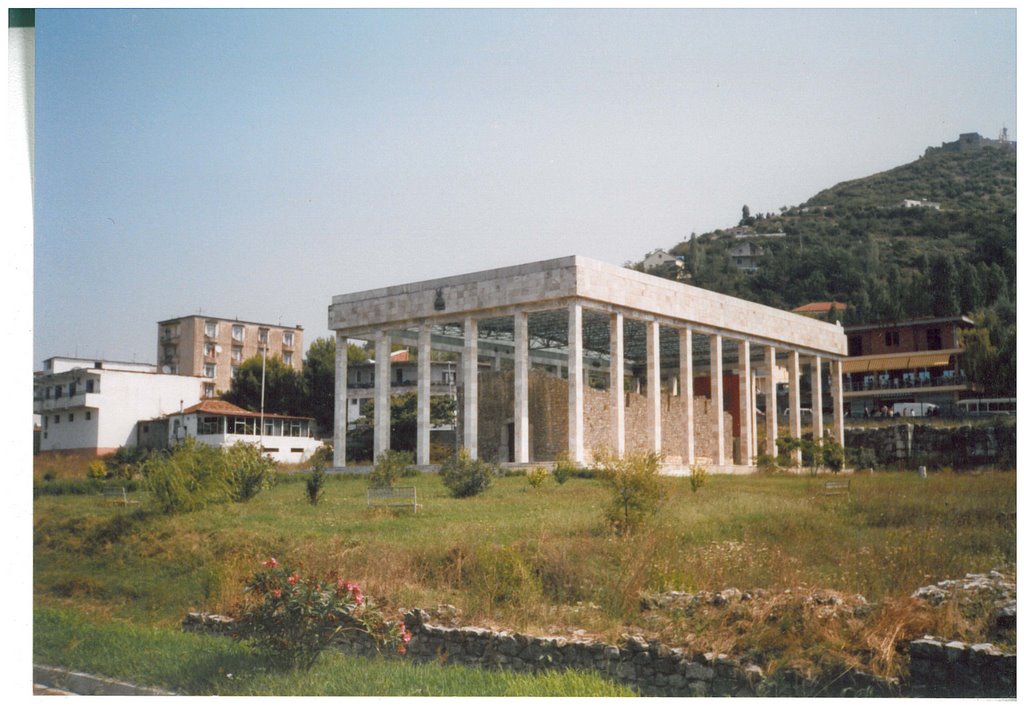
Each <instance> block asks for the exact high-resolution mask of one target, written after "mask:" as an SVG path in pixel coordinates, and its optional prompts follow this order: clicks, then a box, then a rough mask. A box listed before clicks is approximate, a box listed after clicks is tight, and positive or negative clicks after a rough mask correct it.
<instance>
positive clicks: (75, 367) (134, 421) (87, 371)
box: [34, 357, 204, 455]
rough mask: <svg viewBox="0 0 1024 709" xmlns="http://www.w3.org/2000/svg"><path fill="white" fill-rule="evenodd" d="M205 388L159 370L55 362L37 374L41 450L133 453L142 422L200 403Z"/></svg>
mask: <svg viewBox="0 0 1024 709" xmlns="http://www.w3.org/2000/svg"><path fill="white" fill-rule="evenodd" d="M203 384H204V382H203V381H202V380H201V379H199V378H198V377H189V376H175V375H172V374H164V373H161V372H160V371H159V369H158V368H157V365H155V364H139V363H135V362H113V361H108V360H102V361H101V360H91V359H81V358H77V357H50V358H49V359H47V360H45V361H44V362H43V369H42V370H41V371H38V372H36V373H35V401H34V413H35V414H37V415H39V416H40V423H41V431H40V433H41V436H40V442H39V443H40V445H39V448H40V450H42V451H51V450H60V451H67V452H78V451H81V452H88V453H92V454H95V455H105V454H107V453H113V452H114V451H115V450H117V449H118V448H119V447H121V446H126V447H129V448H133V447H135V445H136V441H137V440H138V436H139V433H140V431H139V421H140V419H152V418H157V417H160V416H166V415H167V414H171V413H174V412H177V411H181V410H183V409H185V408H186V407H189V406H192V405H194V404H196V403H198V402H199V400H200V392H201V390H202V385H203Z"/></svg>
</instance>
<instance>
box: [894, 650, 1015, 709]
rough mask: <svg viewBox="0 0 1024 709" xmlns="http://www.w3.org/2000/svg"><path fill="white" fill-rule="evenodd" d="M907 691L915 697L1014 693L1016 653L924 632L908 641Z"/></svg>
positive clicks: (982, 695) (1013, 694) (981, 695)
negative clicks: (920, 637)
mask: <svg viewBox="0 0 1024 709" xmlns="http://www.w3.org/2000/svg"><path fill="white" fill-rule="evenodd" d="M910 691H911V693H912V694H913V695H914V696H917V697H1015V696H1017V656H1016V655H1006V654H1003V653H1002V652H1000V651H999V649H998V648H996V647H995V646H994V645H992V644H991V643H977V644H974V645H967V644H965V643H962V642H957V641H953V642H944V641H942V640H939V639H937V638H933V637H931V636H930V635H926V636H925V637H923V638H922V639H920V640H915V641H913V642H912V643H910Z"/></svg>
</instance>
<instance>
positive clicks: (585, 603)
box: [33, 471, 1016, 691]
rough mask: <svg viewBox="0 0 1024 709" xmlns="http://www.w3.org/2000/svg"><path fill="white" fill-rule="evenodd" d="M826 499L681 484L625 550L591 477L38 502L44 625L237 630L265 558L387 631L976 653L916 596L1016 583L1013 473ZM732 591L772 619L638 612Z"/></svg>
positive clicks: (750, 483)
mask: <svg viewBox="0 0 1024 709" xmlns="http://www.w3.org/2000/svg"><path fill="white" fill-rule="evenodd" d="M824 479H825V478H824V477H816V478H811V477H791V476H777V477H767V476H757V475H755V476H735V477H733V476H712V477H711V478H710V479H709V481H708V483H707V485H706V487H704V488H703V489H701V490H700V491H699V492H698V493H696V494H694V493H693V492H692V491H691V490H690V487H689V483H688V481H687V480H686V479H667V480H666V481H665V484H666V492H665V497H664V500H663V503H662V506H661V509H660V511H659V513H658V514H657V515H656V516H655V517H654V519H653V520H652V522H651V523H650V524H649V525H648V526H647V527H645V528H644V529H643V530H641V531H640V532H639V533H637V534H634V535H632V536H630V537H618V536H615V535H614V534H612V533H611V532H610V530H609V528H608V526H607V524H606V523H605V522H604V519H603V510H604V506H605V504H606V502H607V494H606V492H605V490H604V489H603V488H602V487H601V486H600V484H599V483H598V482H597V481H594V480H584V479H571V480H569V481H568V482H567V483H566V484H565V485H563V486H559V485H557V484H555V483H554V482H553V481H550V480H549V481H548V482H547V483H546V484H545V485H544V486H542V487H541V488H538V489H533V488H531V487H529V485H528V484H527V482H526V480H525V478H523V477H506V478H502V479H499V480H498V481H497V482H496V484H495V486H494V487H493V488H492V489H490V490H488V491H487V492H486V493H485V494H483V495H481V496H479V497H476V498H469V499H453V498H450V497H448V496H447V495H446V491H445V490H444V488H443V487H442V486H441V484H440V481H439V479H438V478H437V477H436V476H434V475H421V476H418V477H416V478H413V479H410V480H408V481H404V482H408V483H412V484H415V485H416V486H417V489H418V494H419V498H420V501H421V502H422V503H423V508H422V509H421V510H420V511H419V512H418V513H417V514H412V513H411V512H390V511H386V510H368V509H367V508H366V504H365V482H364V481H363V480H361V479H354V478H348V477H334V478H332V479H331V480H330V481H329V483H328V484H327V487H326V493H325V497H324V499H323V501H322V502H321V504H319V505H318V506H316V507H313V506H310V505H308V504H307V503H306V502H305V498H304V486H303V485H301V484H298V483H300V482H301V480H302V478H301V477H300V476H295V477H293V478H284V479H283V480H282V481H281V482H280V483H279V484H278V485H277V486H276V487H274V488H273V489H271V490H268V491H265V492H263V493H261V494H260V495H258V496H257V497H256V498H255V499H253V500H251V501H250V502H247V503H232V504H226V505H219V506H215V507H212V508H209V509H206V510H203V511H200V512H196V513H192V514H187V515H179V516H163V515H157V514H155V513H152V512H150V511H149V510H148V509H147V507H146V505H145V504H142V505H140V506H139V508H138V509H128V510H125V509H124V508H111V507H105V506H104V504H103V501H102V499H100V496H98V495H67V494H65V495H59V496H58V495H45V494H44V495H40V496H38V498H37V499H36V501H35V518H34V523H35V524H34V527H35V535H34V559H33V561H34V588H35V599H36V606H37V608H39V609H52V608H62V607H64V608H68V607H69V608H72V609H74V610H75V611H76V612H78V613H80V614H82V615H83V617H86V618H91V619H94V620H102V619H121V620H126V621H131V622H133V623H135V624H139V625H142V626H145V627H148V628H154V629H157V630H160V629H170V628H173V627H175V626H176V625H177V624H178V623H179V622H180V620H181V618H182V617H183V615H184V614H185V613H186V612H187V611H189V610H207V611H211V612H226V613H231V612H232V610H233V609H234V608H235V607H236V606H237V604H238V603H239V602H240V600H241V592H242V586H243V581H244V579H245V578H246V576H248V575H249V574H250V573H251V572H252V571H253V570H254V568H255V567H256V565H257V564H258V562H259V561H260V560H261V559H264V558H266V557H269V556H275V557H277V558H278V559H280V560H282V561H283V562H285V563H287V564H289V565H293V566H298V567H301V568H302V569H304V571H305V573H306V574H310V575H311V574H322V575H327V574H331V575H335V574H336V575H340V576H344V577H345V578H347V579H351V580H357V581H359V582H360V583H361V585H362V586H363V588H364V589H366V590H367V591H368V592H369V593H370V594H371V595H373V596H374V597H375V598H376V599H377V601H378V602H379V603H381V604H382V605H383V606H385V607H386V608H387V609H389V610H390V611H392V612H393V613H395V614H396V615H397V613H398V609H399V608H411V607H424V608H428V609H429V608H433V607H435V606H436V605H438V604H453V605H454V606H456V607H457V608H458V609H460V611H461V618H460V620H461V622H463V623H466V624H470V623H471V624H474V625H489V626H492V627H500V628H509V629H515V630H518V631H521V632H535V633H542V634H549V633H565V634H567V633H570V632H572V631H574V630H580V629H582V630H585V631H586V633H587V635H589V636H591V637H600V638H605V639H615V638H616V637H617V635H618V634H619V633H621V632H623V631H636V632H641V633H643V634H645V635H648V636H659V637H661V638H662V639H663V640H665V641H666V642H669V643H671V644H673V645H677V646H683V647H689V648H691V649H702V650H711V649H713V650H716V651H719V652H727V653H731V654H740V653H747V654H749V655H752V656H753V657H755V658H758V659H760V661H761V662H763V663H764V664H765V665H767V666H768V669H769V670H771V669H772V668H773V667H777V666H781V665H783V664H787V663H788V664H800V663H810V664H811V665H812V666H815V667H849V666H855V667H864V668H868V669H873V670H875V671H879V672H886V673H889V674H895V673H898V672H900V671H901V669H902V667H901V666H900V658H899V655H898V653H896V652H895V650H896V649H897V648H898V647H899V644H900V643H901V642H903V641H905V640H906V639H908V638H909V637H918V636H919V634H923V633H925V632H932V633H935V634H941V635H947V636H956V637H958V639H962V640H975V639H982V638H983V637H985V634H986V632H987V630H988V629H987V627H986V623H985V621H984V619H983V618H981V617H980V616H978V615H977V614H976V613H975V614H973V615H972V612H970V611H969V609H956V608H953V609H952V610H951V609H949V608H946V609H945V610H942V611H941V612H940V611H935V610H931V609H927V608H923V607H921V604H918V603H911V602H910V599H909V594H910V593H911V592H912V591H913V590H914V589H916V588H918V587H920V586H923V585H926V584H928V583H934V582H936V581H939V580H943V579H947V578H960V577H963V576H964V575H965V574H966V573H978V572H987V571H988V570H990V569H1000V570H1002V571H1004V572H1010V573H1013V572H1014V568H1013V566H1012V565H1013V562H1014V560H1015V555H1016V546H1015V544H1016V527H1015V524H1016V521H1015V520H1016V516H1015V499H1016V477H1015V473H1014V472H1006V471H1002V472H998V471H995V472H985V473H981V474H976V475H953V474H940V475H930V476H929V477H928V478H926V479H921V478H918V477H917V476H915V475H912V474H910V473H881V474H875V475H871V476H868V475H857V476H854V477H853V480H852V490H851V494H850V495H849V496H848V497H846V496H838V497H823V496H822V495H820V494H819V492H820V489H821V486H822V482H823V480H824ZM729 587H735V588H739V589H742V590H753V589H763V590H764V594H763V596H764V598H765V599H766V600H764V601H762V602H761V603H760V604H748V605H746V606H744V607H743V609H742V610H737V608H734V607H729V608H724V609H720V610H714V609H709V610H708V611H707V612H704V613H701V614H698V615H696V616H691V615H685V614H679V613H651V612H643V611H642V610H641V606H640V599H641V597H642V596H643V595H644V594H650V593H658V592H662V591H667V590H679V591H689V592H695V591H700V590H707V591H711V592H715V591H718V590H722V589H726V588H729ZM815 590H819V591H820V590H831V591H833V592H834V593H835V594H837V595H838V596H839V597H841V598H842V597H846V598H852V597H853V596H854V595H855V594H861V595H863V596H864V597H865V598H866V599H867V600H868V601H870V602H872V603H873V604H875V605H873V606H872V611H871V613H870V614H869V615H868V616H867V617H858V618H856V619H853V618H852V617H851V618H848V619H845V620H843V619H836V618H832V619H830V618H819V617H818V615H817V614H814V613H812V612H810V611H809V610H808V608H807V607H806V604H801V603H800V601H799V599H800V598H803V597H804V596H806V594H807V593H813V592H814V591H815ZM787 591H789V592H790V593H786V592H787ZM1014 639H1015V638H1011V640H1014ZM268 691H272V690H268Z"/></svg>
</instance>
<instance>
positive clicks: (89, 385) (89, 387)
mask: <svg viewBox="0 0 1024 709" xmlns="http://www.w3.org/2000/svg"><path fill="white" fill-rule="evenodd" d="M85 391H86V393H87V394H92V393H93V392H95V391H96V380H95V379H86V380H85Z"/></svg>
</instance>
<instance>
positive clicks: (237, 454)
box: [221, 443, 277, 502]
mask: <svg viewBox="0 0 1024 709" xmlns="http://www.w3.org/2000/svg"><path fill="white" fill-rule="evenodd" d="M221 453H222V455H223V456H224V457H225V459H226V460H225V462H226V465H227V476H228V486H229V487H230V488H231V499H232V500H234V501H235V502H245V501H246V500H251V499H252V498H253V497H255V496H256V493H258V492H259V491H260V490H263V489H265V488H269V487H271V486H272V485H273V484H274V477H275V473H276V472H277V464H276V463H275V462H274V461H273V460H271V459H270V458H268V457H267V456H265V455H263V454H262V453H261V452H260V449H259V447H258V446H256V445H255V444H253V443H235V444H234V445H232V446H231V447H229V448H225V449H222V451H221Z"/></svg>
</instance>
